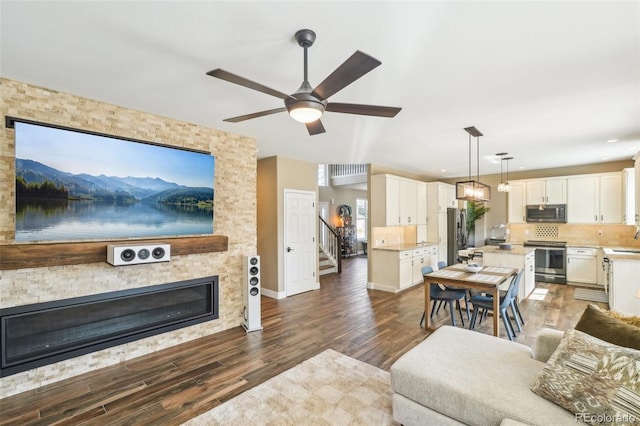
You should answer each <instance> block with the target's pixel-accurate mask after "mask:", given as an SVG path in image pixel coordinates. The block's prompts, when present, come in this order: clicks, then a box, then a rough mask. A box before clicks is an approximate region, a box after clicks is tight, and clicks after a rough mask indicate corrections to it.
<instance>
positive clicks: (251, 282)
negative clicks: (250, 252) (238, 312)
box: [242, 256, 262, 333]
mask: <svg viewBox="0 0 640 426" xmlns="http://www.w3.org/2000/svg"><path fill="white" fill-rule="evenodd" d="M242 276H243V281H244V282H243V285H242V300H243V301H244V309H243V313H242V326H243V327H244V329H245V330H246V331H247V333H248V332H250V331H256V330H262V322H261V321H262V320H261V318H260V317H261V315H262V312H261V304H260V296H261V294H260V293H261V290H260V256H242Z"/></svg>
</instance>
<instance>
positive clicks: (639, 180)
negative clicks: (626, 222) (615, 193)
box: [635, 152, 640, 226]
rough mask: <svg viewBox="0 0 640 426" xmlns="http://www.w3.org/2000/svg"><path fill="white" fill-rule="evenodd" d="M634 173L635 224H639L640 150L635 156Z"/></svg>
mask: <svg viewBox="0 0 640 426" xmlns="http://www.w3.org/2000/svg"><path fill="white" fill-rule="evenodd" d="M635 160H636V162H635V173H636V190H635V192H636V197H635V198H636V212H635V217H636V226H640V152H638V153H637V154H636V157H635Z"/></svg>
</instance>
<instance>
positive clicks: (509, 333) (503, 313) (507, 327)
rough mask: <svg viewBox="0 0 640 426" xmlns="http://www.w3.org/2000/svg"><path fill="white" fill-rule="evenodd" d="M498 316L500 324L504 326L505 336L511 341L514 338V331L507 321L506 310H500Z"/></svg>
mask: <svg viewBox="0 0 640 426" xmlns="http://www.w3.org/2000/svg"><path fill="white" fill-rule="evenodd" d="M500 315H501V316H502V323H503V324H504V328H505V330H507V336H509V340H513V339H514V338H515V337H516V333H515V331H513V326H512V325H511V321H509V317H508V314H507V310H506V309H504V310H501V311H500Z"/></svg>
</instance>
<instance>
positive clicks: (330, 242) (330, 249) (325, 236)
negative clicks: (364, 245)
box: [318, 216, 342, 273]
mask: <svg viewBox="0 0 640 426" xmlns="http://www.w3.org/2000/svg"><path fill="white" fill-rule="evenodd" d="M318 219H320V220H319V221H318V227H319V229H318V235H319V236H320V241H321V244H320V246H321V247H322V250H323V251H324V252H325V254H326V255H327V256H328V257H330V258H331V260H332V261H333V262H335V264H336V267H337V269H338V273H340V272H342V237H341V236H340V234H338V232H336V230H335V229H333V227H332V226H331V225H329V224H328V223H327V222H326V221H325V220H324V219H323V218H322V217H321V216H318Z"/></svg>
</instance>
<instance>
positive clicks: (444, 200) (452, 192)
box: [427, 182, 458, 217]
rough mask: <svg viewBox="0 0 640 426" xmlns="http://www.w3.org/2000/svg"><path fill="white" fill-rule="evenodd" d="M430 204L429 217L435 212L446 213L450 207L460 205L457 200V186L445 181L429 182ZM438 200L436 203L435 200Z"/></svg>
mask: <svg viewBox="0 0 640 426" xmlns="http://www.w3.org/2000/svg"><path fill="white" fill-rule="evenodd" d="M427 189H428V194H429V195H428V199H429V201H430V202H431V204H429V211H428V215H429V217H432V216H433V215H434V214H438V213H446V212H447V209H449V208H456V207H457V206H458V203H457V200H456V187H455V186H454V185H450V184H448V183H443V182H429V183H428V184H427ZM436 200H438V203H437V204H436V203H435V201H436Z"/></svg>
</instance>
